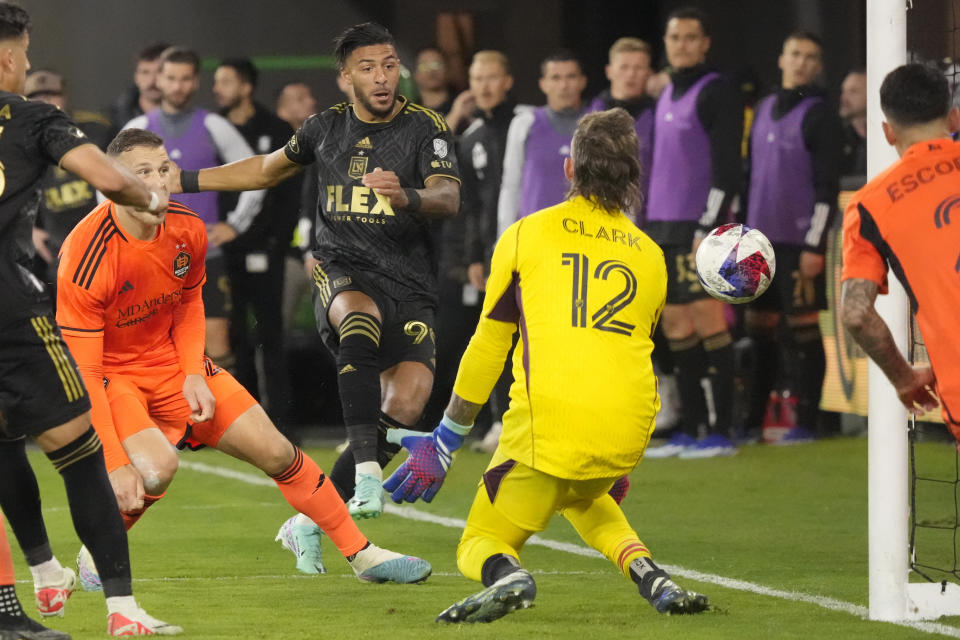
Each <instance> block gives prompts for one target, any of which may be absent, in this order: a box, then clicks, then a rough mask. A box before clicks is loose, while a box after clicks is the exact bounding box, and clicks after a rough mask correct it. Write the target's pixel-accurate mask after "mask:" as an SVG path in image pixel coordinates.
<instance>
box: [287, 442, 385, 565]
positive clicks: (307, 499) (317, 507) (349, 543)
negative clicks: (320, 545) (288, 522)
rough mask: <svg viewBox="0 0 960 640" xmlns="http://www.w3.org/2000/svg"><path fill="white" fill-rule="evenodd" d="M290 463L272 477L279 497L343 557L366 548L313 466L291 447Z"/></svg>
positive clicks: (327, 482) (340, 502) (324, 478)
mask: <svg viewBox="0 0 960 640" xmlns="http://www.w3.org/2000/svg"><path fill="white" fill-rule="evenodd" d="M295 449H296V455H295V456H294V458H293V462H292V463H291V464H290V466H289V467H287V469H286V470H285V471H283V472H282V473H280V474H278V475H275V476H272V477H273V480H274V482H276V483H277V486H278V487H280V493H282V494H283V497H284V498H286V499H287V502H289V503H290V506H292V507H293V508H294V509H296V510H297V511H299V512H300V513H303V514H306V515H307V517H309V518H310V519H311V520H313V521H314V522H316V523H317V525H318V526H319V527H320V528H321V529H323V532H324V533H325V534H327V536H329V537H330V539H331V540H333V543H334V544H335V545H337V549H339V550H340V553H342V554H343V555H344V556H351V555H353V554H355V553H357V552H358V551H360V550H361V549H363V548H364V547H365V546H366V544H367V537H366V536H365V535H363V533H361V531H360V529H358V528H357V525H356V524H355V523H354V522H353V520H352V519H351V518H350V513H349V512H348V511H347V505H345V504H344V503H343V499H342V498H341V497H340V494H338V493H337V490H336V489H334V487H333V483H332V482H331V481H330V480H329V478H327V476H326V475H325V474H324V473H323V470H322V469H320V467H318V466H317V463H316V462H314V461H313V459H311V458H310V456H307V455H304V453H303V451H300V448H299V447H295Z"/></svg>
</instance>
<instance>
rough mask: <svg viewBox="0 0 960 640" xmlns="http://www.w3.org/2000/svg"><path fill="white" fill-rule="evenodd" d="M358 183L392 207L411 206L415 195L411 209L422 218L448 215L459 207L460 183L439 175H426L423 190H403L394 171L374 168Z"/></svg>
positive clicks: (451, 214)
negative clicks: (361, 183)
mask: <svg viewBox="0 0 960 640" xmlns="http://www.w3.org/2000/svg"><path fill="white" fill-rule="evenodd" d="M362 182H363V185H364V186H366V187H370V188H371V189H373V190H374V192H376V193H377V194H379V195H381V196H384V197H385V198H387V199H389V200H390V206H391V207H393V208H394V209H404V208H411V207H410V205H411V202H410V199H411V197H413V198H414V199H416V198H419V205H418V204H417V203H416V202H415V203H413V205H414V206H413V207H412V208H413V209H414V210H416V211H417V212H418V213H420V214H422V215H423V217H424V218H431V219H442V218H452V217H453V216H455V215H456V214H457V211H459V209H460V183H459V182H457V181H456V180H452V179H450V178H446V177H443V176H429V177H428V178H427V179H426V182H425V187H424V188H423V189H405V188H404V187H403V185H401V184H400V179H399V178H398V177H397V174H396V173H394V172H393V171H384V170H383V169H381V168H380V167H377V168H376V169H374V170H373V171H372V172H371V173H367V174H365V175H364V176H363V179H362ZM410 192H413V193H410ZM414 194H415V195H414Z"/></svg>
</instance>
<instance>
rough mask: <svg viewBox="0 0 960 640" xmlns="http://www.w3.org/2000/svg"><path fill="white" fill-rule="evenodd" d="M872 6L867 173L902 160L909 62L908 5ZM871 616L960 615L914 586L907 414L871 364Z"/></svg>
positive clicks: (875, 1)
mask: <svg viewBox="0 0 960 640" xmlns="http://www.w3.org/2000/svg"><path fill="white" fill-rule="evenodd" d="M866 8H867V175H868V177H873V176H875V175H877V174H878V173H880V172H881V171H883V170H884V169H885V168H887V167H888V166H890V164H892V163H893V162H894V161H896V159H897V154H896V151H895V150H894V149H893V147H891V146H890V145H888V144H887V142H886V140H885V139H884V137H883V132H882V129H881V122H882V120H883V114H882V113H881V111H880V84H881V83H882V82H883V78H884V77H885V76H886V75H887V73H889V72H890V71H892V70H893V69H895V68H896V67H898V66H900V65H902V64H905V63H906V62H907V11H908V3H907V1H906V0H870V1H869V2H867V3H866ZM889 285H890V287H889V289H890V290H889V293H888V294H887V295H884V296H878V297H877V302H876V308H877V311H878V313H879V314H880V316H881V317H882V318H883V319H884V321H885V322H886V323H887V326H888V327H890V331H891V333H892V334H893V337H894V340H895V341H896V343H897V347H898V348H899V349H900V351H901V353H904V354H909V351H908V343H909V323H910V320H909V303H908V302H907V296H906V292H905V290H904V288H903V285H902V284H901V283H900V282H899V281H898V280H897V278H896V277H895V276H894V275H893V273H890V274H889ZM868 385H869V401H868V421H869V422H868V423H869V427H868V445H867V450H868V483H869V488H868V503H869V505H868V520H869V585H870V587H869V588H870V596H869V617H870V619H871V620H885V621H893V620H922V619H935V618H938V617H940V616H943V615H960V586H957V585H956V584H953V583H946V582H944V583H943V584H940V583H929V582H928V583H910V582H909V575H910V558H909V538H908V526H909V514H910V508H909V499H910V496H909V491H910V477H909V466H908V431H907V418H908V416H907V411H906V409H905V408H904V407H903V405H901V404H900V401H899V400H898V398H897V394H896V392H895V390H894V389H893V386H892V385H891V384H890V382H889V381H888V380H887V378H886V376H885V375H884V374H883V372H882V371H881V370H880V368H879V367H878V366H877V365H876V364H874V363H873V362H872V361H871V362H870V364H869V371H868Z"/></svg>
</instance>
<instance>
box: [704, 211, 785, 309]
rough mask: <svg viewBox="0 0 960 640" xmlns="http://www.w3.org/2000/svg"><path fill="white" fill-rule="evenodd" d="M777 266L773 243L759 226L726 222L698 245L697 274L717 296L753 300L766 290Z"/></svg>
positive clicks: (720, 298)
mask: <svg viewBox="0 0 960 640" xmlns="http://www.w3.org/2000/svg"><path fill="white" fill-rule="evenodd" d="M776 268H777V259H776V256H775V255H774V253H773V246H772V245H771V244H770V241H769V240H767V237H766V236H765V235H763V234H762V233H760V232H759V231H758V230H756V229H754V228H752V227H748V226H747V225H744V224H724V225H720V226H719V227H717V228H716V229H714V230H713V231H711V232H710V233H709V234H708V235H707V237H706V238H704V239H703V242H701V243H700V247H699V248H698V249H697V277H699V278H700V284H702V285H703V288H704V289H706V291H707V293H709V294H710V295H711V296H713V297H714V298H717V299H718V300H722V301H724V302H750V301H751V300H755V299H756V298H757V297H758V296H759V295H760V294H761V293H763V292H764V291H766V290H767V287H769V286H770V282H771V281H772V280H773V274H774V272H775V271H776Z"/></svg>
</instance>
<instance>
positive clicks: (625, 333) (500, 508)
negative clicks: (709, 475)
mask: <svg viewBox="0 0 960 640" xmlns="http://www.w3.org/2000/svg"><path fill="white" fill-rule="evenodd" d="M634 124H635V123H634V120H633V118H632V117H630V115H629V114H628V113H627V112H626V111H624V110H623V109H619V108H618V109H612V110H610V111H602V112H598V113H592V114H589V115H586V116H584V117H583V118H582V119H581V121H580V124H579V125H578V127H577V130H576V132H575V133H574V136H573V143H572V150H571V157H570V158H568V159H567V160H566V162H565V163H564V173H565V174H566V176H567V179H568V180H570V182H571V187H570V192H569V196H568V199H567V200H566V201H565V202H563V203H561V204H559V205H556V206H554V207H550V208H548V209H544V210H542V211H540V212H537V213H535V214H533V215H530V216H529V217H527V218H523V219H521V220H519V221H518V222H516V223H515V224H513V225H511V226H510V227H509V228H508V229H507V231H506V232H505V233H504V235H503V236H502V237H501V238H500V241H499V242H498V243H497V246H496V249H495V250H494V254H493V261H492V265H491V269H490V278H489V280H487V297H486V299H485V300H484V305H483V313H482V315H481V319H480V323H479V324H478V325H477V331H476V333H475V334H474V336H473V338H472V339H471V340H470V346H469V347H468V348H467V351H466V353H465V354H464V356H463V359H462V360H461V362H460V370H459V372H458V374H457V381H456V385H455V387H454V392H453V396H452V397H451V399H450V404H449V405H448V406H447V409H446V412H445V414H444V417H443V419H442V421H441V423H440V426H438V427H437V428H436V429H435V430H434V432H433V434H432V435H426V436H421V435H418V434H413V435H408V436H406V437H404V438H403V440H402V444H403V446H404V447H406V448H407V449H409V450H410V451H411V453H410V457H409V458H407V460H406V461H405V462H404V463H403V464H402V465H400V467H399V468H398V469H397V471H396V472H395V473H394V474H393V475H392V476H391V477H390V478H389V479H388V480H387V482H386V483H384V486H385V487H386V488H387V490H388V491H393V492H394V493H393V494H392V497H393V499H394V500H397V501H399V500H401V499H403V500H407V501H409V502H413V501H415V500H416V499H417V498H418V497H421V496H422V497H423V498H424V499H425V500H427V501H429V500H432V499H433V496H434V495H435V494H436V492H437V490H438V489H439V488H440V485H441V483H442V482H443V478H444V476H445V474H446V469H447V468H448V467H449V465H450V462H451V453H452V452H453V451H454V450H456V449H457V448H458V447H459V446H460V445H461V444H462V443H463V436H464V435H465V434H466V432H467V431H469V429H470V426H471V425H472V424H473V421H474V418H475V417H476V415H477V413H478V412H479V411H480V408H481V406H482V405H483V403H484V402H486V401H487V398H488V397H489V395H490V391H491V390H492V389H493V386H494V384H495V383H496V381H497V378H498V377H499V376H500V372H501V371H502V369H503V360H504V358H505V357H506V354H507V351H508V350H509V349H510V345H511V340H512V336H513V334H514V332H515V331H516V330H517V328H518V327H519V329H520V341H519V343H518V344H517V347H516V350H515V351H514V358H513V373H514V380H515V382H514V383H513V387H512V388H511V389H510V408H509V409H508V410H507V413H506V414H505V415H504V417H503V435H502V436H501V437H500V445H499V447H498V448H497V451H496V452H495V453H494V454H493V459H492V460H491V461H490V465H489V466H488V467H487V470H486V472H485V473H484V474H483V479H482V480H481V482H480V484H479V487H478V488H477V494H476V497H475V498H474V502H473V506H472V507H471V509H470V515H469V516H467V524H466V528H465V529H464V532H463V537H461V539H460V546H459V548H458V549H457V565H458V566H459V568H460V571H461V572H462V573H463V574H464V575H465V576H467V577H468V578H471V579H473V580H479V581H481V582H483V584H484V586H485V587H486V589H484V590H483V591H480V592H479V593H476V594H474V595H472V596H470V597H468V598H466V599H465V600H463V601H461V602H458V603H457V604H454V605H452V606H451V607H449V608H448V609H447V610H446V611H444V612H443V613H441V614H440V615H439V617H438V618H437V620H438V621H443V622H489V621H491V620H495V619H497V618H500V617H501V616H504V615H506V614H507V613H509V612H510V611H513V610H514V609H517V608H524V607H528V606H530V603H531V602H532V601H533V598H534V596H535V595H536V586H535V584H534V582H533V578H532V577H531V575H530V573H529V572H527V571H526V570H525V569H522V568H521V567H520V562H519V559H518V557H519V552H520V549H521V548H522V547H523V545H524V543H526V541H527V539H529V537H530V536H531V535H533V534H535V533H538V532H540V531H543V530H544V529H545V528H546V526H547V523H548V522H549V521H550V518H551V517H552V516H553V515H554V514H555V513H561V514H562V515H563V516H564V517H565V518H567V520H569V521H570V523H571V524H573V526H574V527H575V528H576V530H577V532H578V533H579V534H580V536H581V537H582V538H583V539H584V540H585V541H586V542H587V543H589V544H590V545H591V546H592V547H594V548H595V549H597V550H598V551H600V552H601V553H603V554H604V555H605V556H606V557H607V558H609V559H610V560H611V561H612V562H613V563H614V564H616V565H617V567H618V568H619V569H620V571H622V572H623V574H624V576H626V577H627V578H629V579H630V580H632V581H633V582H635V583H636V584H637V586H638V588H639V590H640V594H641V595H642V596H643V597H644V598H646V599H647V600H648V601H649V602H650V604H652V605H653V606H654V607H655V608H656V609H657V611H659V612H660V613H697V612H700V611H703V610H705V609H706V608H707V606H708V605H707V598H706V596H703V595H700V594H696V593H693V592H688V591H685V590H684V589H681V588H680V587H678V586H677V585H676V584H675V583H674V582H673V581H672V580H671V579H670V577H669V576H668V575H667V573H666V572H665V571H663V570H662V569H660V568H659V567H657V565H656V564H654V563H653V561H652V560H651V559H650V551H649V550H647V547H646V546H645V545H644V544H643V543H642V542H641V541H640V540H639V538H638V537H637V534H636V532H634V531H633V529H632V528H631V527H630V525H629V523H628V522H627V519H626V518H625V517H624V515H623V511H621V510H620V508H619V507H618V506H617V504H616V503H615V502H614V499H613V498H612V497H610V496H609V495H608V494H607V492H608V491H609V490H610V488H611V487H612V486H613V484H614V482H615V481H616V480H617V479H618V478H620V477H622V476H623V475H625V474H627V473H629V472H630V471H631V470H632V469H633V468H634V467H635V466H636V465H637V463H638V462H639V461H640V459H641V458H642V457H643V452H644V449H645V448H646V446H647V443H648V442H649V441H650V434H651V433H652V431H653V426H654V418H655V416H656V414H657V410H658V409H659V407H660V399H659V397H658V395H657V383H656V378H655V377H654V374H653V364H652V362H651V360H650V354H651V352H652V351H653V340H652V339H651V337H650V336H651V334H652V332H653V328H654V326H655V325H656V324H657V320H658V319H659V317H660V312H661V310H662V309H663V305H664V299H665V297H666V289H667V273H666V267H665V264H664V260H663V251H661V250H660V248H659V247H657V245H655V244H654V243H653V241H652V240H650V238H649V237H647V236H646V235H644V234H643V233H642V232H641V231H640V230H639V229H638V228H637V227H636V226H635V225H634V224H633V223H632V222H631V221H630V216H629V213H625V212H632V211H633V207H634V205H636V202H637V198H639V188H640V163H639V160H638V157H637V147H638V143H637V135H636V133H635V131H634Z"/></svg>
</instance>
